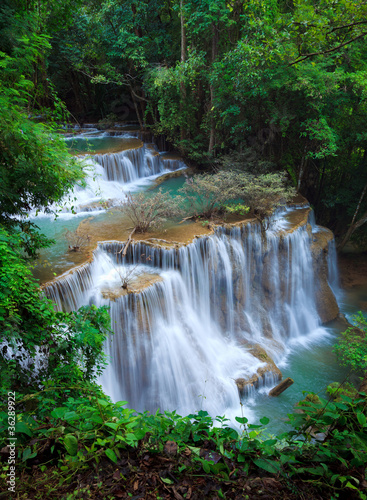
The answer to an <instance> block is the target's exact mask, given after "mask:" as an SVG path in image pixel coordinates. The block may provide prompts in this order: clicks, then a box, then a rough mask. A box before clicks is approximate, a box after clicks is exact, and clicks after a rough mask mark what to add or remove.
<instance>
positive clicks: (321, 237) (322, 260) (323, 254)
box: [311, 228, 339, 323]
mask: <svg viewBox="0 0 367 500" xmlns="http://www.w3.org/2000/svg"><path fill="white" fill-rule="evenodd" d="M312 237H313V241H312V246H311V251H312V256H313V259H312V263H313V268H314V273H315V276H316V277H317V280H316V283H315V294H316V306H317V312H318V314H319V316H320V319H321V321H322V323H328V322H329V321H332V320H333V319H335V318H337V317H338V315H339V307H338V304H337V302H336V299H335V295H334V294H333V292H332V291H331V288H330V286H329V283H328V263H327V257H328V249H329V243H330V242H331V241H332V239H333V233H332V232H331V231H329V230H328V229H326V228H322V230H320V231H319V232H318V233H313V235H312Z"/></svg>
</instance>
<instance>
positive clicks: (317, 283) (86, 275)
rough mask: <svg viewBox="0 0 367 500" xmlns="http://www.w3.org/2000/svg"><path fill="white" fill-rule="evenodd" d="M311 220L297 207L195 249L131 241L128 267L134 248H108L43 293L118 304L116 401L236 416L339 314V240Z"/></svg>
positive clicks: (112, 386)
mask: <svg viewBox="0 0 367 500" xmlns="http://www.w3.org/2000/svg"><path fill="white" fill-rule="evenodd" d="M310 213H311V212H310V209H308V208H304V207H302V208H298V209H297V208H294V209H292V210H290V209H289V210H288V211H285V212H284V213H282V214H280V215H277V216H276V219H277V220H276V221H275V222H274V223H273V224H272V225H271V227H270V229H268V230H267V231H262V228H261V226H260V224H259V223H258V222H257V221H248V222H246V223H243V224H242V225H238V226H224V227H217V228H216V229H215V230H214V232H213V234H212V235H210V236H202V237H197V238H195V239H194V241H193V242H192V243H190V244H187V245H182V244H174V243H167V242H163V241H161V240H159V241H158V240H147V241H141V242H133V243H132V244H131V245H130V246H129V248H128V250H127V254H126V256H125V257H124V258H122V257H121V255H122V249H123V247H124V243H121V242H114V241H112V242H103V243H100V244H99V246H98V248H97V249H96V250H95V252H94V258H93V260H92V261H91V262H90V263H87V264H84V265H83V266H81V267H79V268H77V269H75V270H74V271H72V272H70V273H68V274H65V275H63V276H62V277H60V278H58V279H57V280H55V281H54V282H52V283H50V284H48V285H47V286H46V287H45V293H46V295H47V296H48V297H49V298H51V299H52V300H53V301H54V302H55V304H56V307H57V308H59V309H65V310H73V309H76V308H78V307H80V306H82V305H87V304H96V305H97V306H99V305H109V307H110V314H111V324H112V328H113V330H114V332H115V334H114V335H113V336H111V338H110V340H109V341H108V343H107V345H106V353H107V354H108V355H109V358H110V363H109V366H108V367H107V369H106V370H105V372H104V374H103V377H102V379H101V382H102V385H103V387H104V389H105V391H106V392H107V394H109V395H110V396H111V397H112V399H113V400H114V401H117V400H127V401H129V404H130V406H131V407H132V408H134V409H136V410H138V411H143V410H150V411H155V410H157V409H158V408H159V409H160V410H161V411H163V410H173V409H175V410H177V412H178V413H179V414H181V415H186V414H189V413H190V412H193V411H196V410H199V409H200V408H203V409H205V410H206V411H208V412H209V413H210V414H211V415H213V416H215V415H223V414H226V416H228V417H229V418H231V416H234V415H238V412H239V396H240V397H242V396H251V394H252V393H253V391H254V390H256V389H262V390H269V389H270V388H271V387H273V386H274V385H275V384H276V383H277V382H278V380H279V378H280V377H281V373H280V371H279V369H278V368H277V365H278V364H281V363H282V362H283V361H284V360H285V359H286V356H287V354H288V353H289V352H290V350H291V349H292V346H293V345H296V344H301V345H305V344H307V343H308V342H311V341H312V339H314V338H318V337H320V336H322V335H323V334H325V329H324V328H323V327H322V323H324V322H327V321H330V320H332V319H334V318H335V317H336V316H337V314H338V306H337V303H336V300H335V297H334V294H333V292H332V290H331V288H330V286H329V282H328V279H329V280H330V279H332V280H333V281H334V282H333V283H331V285H332V286H333V289H335V287H336V286H337V285H336V284H335V279H336V278H335V252H334V247H333V235H332V233H331V232H330V231H328V230H326V229H324V228H320V227H318V226H316V225H315V224H314V223H313V221H312V217H310ZM329 249H330V252H329ZM123 284H124V286H122V285H123ZM249 412H250V414H251V411H250V410H249V409H248V411H247V415H248V414H249Z"/></svg>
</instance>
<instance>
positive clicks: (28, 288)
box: [0, 0, 367, 499]
mask: <svg viewBox="0 0 367 500" xmlns="http://www.w3.org/2000/svg"><path fill="white" fill-rule="evenodd" d="M366 19H367V4H366V2H365V1H364V0H355V1H352V0H332V1H330V0H247V1H241V0H230V1H222V0H200V1H199V0H139V1H136V0H65V1H63V2H60V1H57V0H3V1H2V2H1V5H0V118H1V119H0V206H1V211H0V283H1V285H0V331H1V338H0V349H1V352H0V370H1V388H0V403H1V408H0V456H1V457H0V458H1V470H0V485H1V486H0V488H1V491H0V498H8V497H9V491H8V484H7V480H8V470H9V465H8V458H9V450H8V449H7V446H6V445H7V441H6V439H7V434H6V432H7V429H8V420H7V419H8V414H7V408H6V405H7V401H8V393H9V391H11V392H13V391H14V392H16V393H17V401H16V412H17V420H16V425H15V427H16V432H17V436H18V442H17V467H18V469H17V470H18V472H17V473H18V483H17V488H18V489H17V495H18V496H17V498H22V499H28V498H67V499H69V498H70V499H72V498H111V499H112V498H129V497H130V498H131V497H134V498H152V499H153V498H177V499H180V498H246V496H247V497H248V498H261V495H265V496H266V495H268V496H269V495H270V496H271V498H282V499H284V498H299V495H300V494H301V495H303V497H306V496H307V497H312V498H345V497H346V496H347V497H348V498H353V496H354V497H355V498H361V499H365V498H366V493H365V490H366V477H365V473H366V453H367V441H366V428H367V422H366V395H365V393H358V392H357V393H356V394H354V395H353V396H350V395H345V394H342V395H340V394H339V393H338V398H336V399H334V400H333V401H326V400H321V399H319V398H317V397H309V398H308V399H307V398H306V400H305V401H304V402H303V403H302V409H303V412H302V413H294V414H291V415H290V417H289V418H290V424H291V425H290V430H289V431H288V432H285V433H283V434H282V435H281V436H277V437H274V436H271V435H270V436H269V434H268V433H267V431H266V429H265V426H266V425H267V423H268V418H266V417H264V418H263V419H261V421H260V423H259V424H256V425H255V424H248V422H247V420H246V418H245V417H244V416H242V417H238V418H237V421H238V423H239V424H240V425H241V426H242V428H241V432H239V431H235V430H233V429H231V428H230V427H228V426H227V425H226V419H225V417H224V416H218V417H217V423H218V424H219V425H218V426H217V427H213V426H212V423H213V421H212V419H211V417H209V416H208V415H207V414H206V413H205V412H203V411H199V412H198V413H197V414H195V415H190V416H187V417H180V416H178V415H176V414H175V412H172V413H166V414H160V413H157V414H156V415H149V414H147V413H145V414H136V413H135V412H134V411H133V410H128V409H126V408H124V406H125V405H126V402H119V403H116V404H112V403H111V401H110V400H109V399H108V398H107V397H106V396H105V395H104V394H103V393H102V391H101V388H100V387H99V386H98V385H97V384H96V375H97V374H98V373H99V372H100V370H102V369H103V365H104V363H105V359H104V355H103V351H102V346H103V342H104V340H105V338H106V335H107V334H108V332H109V324H110V322H109V318H108V312H107V311H106V310H105V309H96V308H93V307H91V308H85V309H82V310H79V311H78V312H75V313H56V312H55V311H54V309H53V307H52V304H51V303H50V302H49V301H47V300H46V299H45V298H43V297H42V294H41V292H40V289H39V286H38V284H37V283H35V281H34V280H33V278H32V275H31V272H30V271H29V268H28V265H27V260H29V259H32V258H33V257H34V255H35V254H36V253H37V251H38V250H39V248H41V247H43V246H45V245H48V244H51V242H50V241H48V240H47V239H46V238H45V237H44V236H42V235H40V234H39V232H38V231H37V227H36V226H35V225H34V224H33V223H31V222H29V221H28V220H27V218H25V216H26V214H27V213H28V212H29V211H30V210H32V209H34V210H38V209H47V207H49V205H50V203H52V202H57V201H59V200H60V199H61V198H62V197H63V196H64V195H65V194H66V193H67V192H68V190H69V188H70V187H71V186H73V185H74V184H75V183H82V182H83V172H82V168H81V166H80V164H79V163H77V162H75V161H74V160H73V159H72V157H70V156H69V154H68V153H67V150H66V147H65V145H64V143H63V141H61V140H60V139H59V138H58V136H57V134H56V131H57V130H58V128H59V127H60V125H61V124H64V123H66V122H72V123H74V122H75V121H76V122H78V123H80V124H83V123H84V122H87V121H97V120H101V126H103V125H104V124H105V125H106V124H107V125H108V124H109V123H111V122H112V123H113V122H114V121H115V120H116V121H136V122H137V123H139V126H140V127H141V128H142V129H149V130H151V131H153V133H154V134H155V135H157V136H159V135H163V136H165V137H166V139H167V140H168V141H169V142H170V143H171V144H172V147H174V148H176V149H178V150H179V151H180V152H181V154H182V155H183V156H184V157H185V158H187V159H188V160H189V161H191V162H193V163H195V164H196V166H197V167H198V168H199V169H202V170H203V171H204V170H205V171H210V170H214V171H215V172H225V171H226V170H228V165H231V166H232V167H233V168H235V169H236V171H239V172H243V173H244V174H245V175H251V176H254V177H251V179H253V181H254V182H258V181H256V175H258V174H261V175H264V176H266V175H268V176H269V175H270V176H275V177H274V178H278V179H279V178H283V177H284V175H287V176H288V179H289V182H290V183H292V184H293V187H294V189H296V190H297V191H298V192H299V193H301V194H302V195H304V196H306V197H307V198H308V199H309V201H310V202H311V204H312V206H313V207H314V208H315V211H316V215H317V218H318V221H319V222H322V223H324V224H326V225H328V226H329V227H331V228H332V229H333V230H335V232H336V234H337V235H338V236H339V240H340V245H341V246H343V245H345V244H346V243H347V241H348V239H349V238H351V237H355V238H356V237H358V238H359V239H360V240H362V239H363V237H364V234H363V229H364V224H365V222H366V221H367V196H366V192H367V168H366V161H367V153H366V141H367V135H366V134H367V132H366V131H367V109H366V99H367V43H366V35H367V21H366ZM205 175H207V174H204V176H205ZM219 175H223V174H219ZM204 179H205V177H204ZM260 184H261V183H260ZM260 187H261V186H260ZM244 208H246V207H244ZM264 210H267V208H266V207H265V208H264ZM358 321H359V324H358V326H359V327H360V328H361V329H360V330H355V332H357V334H356V335H355V336H354V337H353V338H352V337H351V336H352V335H353V331H348V332H347V334H346V336H345V337H344V340H343V341H342V343H341V345H340V348H339V352H340V353H341V356H342V359H343V361H344V362H345V361H346V362H348V361H349V362H351V364H352V366H353V367H354V368H357V369H358V370H361V369H362V370H366V360H365V358H366V356H365V347H364V336H363V333H360V332H361V331H362V332H363V331H366V325H365V322H363V321H362V320H361V319H359V320H358ZM358 332H359V333H358ZM4 340H6V345H5V343H4ZM14 353H16V355H13V354H14ZM27 360H28V361H27ZM32 373H33V374H35V376H34V377H32V376H30V374H32ZM317 435H319V438H320V439H317ZM320 435H322V436H321V437H320ZM34 478H35V479H34ZM121 485H123V486H121Z"/></svg>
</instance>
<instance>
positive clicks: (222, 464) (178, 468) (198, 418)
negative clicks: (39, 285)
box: [0, 388, 367, 500]
mask: <svg viewBox="0 0 367 500" xmlns="http://www.w3.org/2000/svg"><path fill="white" fill-rule="evenodd" d="M307 399H308V402H307V404H303V405H302V407H301V409H302V410H303V412H302V413H299V412H297V413H293V414H290V415H289V419H290V421H289V423H290V425H291V427H292V429H291V430H290V431H288V432H284V433H283V434H281V435H279V436H276V437H274V436H269V435H268V434H267V429H266V426H267V425H268V423H269V419H268V418H266V417H263V418H262V419H261V420H260V423H259V424H250V423H248V420H247V418H246V417H237V418H236V421H237V422H238V423H239V424H241V426H242V427H243V430H242V431H241V432H240V431H239V430H235V429H233V428H231V427H229V426H228V420H227V419H226V418H225V417H217V418H216V425H215V426H214V425H213V424H214V420H213V419H212V418H211V417H210V416H209V415H208V413H207V412H205V411H199V412H198V413H197V414H191V415H188V416H187V417H181V416H180V415H177V414H176V413H175V412H165V413H164V414H161V413H159V412H157V413H156V414H154V415H151V414H149V413H147V412H146V413H142V414H136V413H135V412H134V411H133V410H130V409H128V408H124V406H125V405H126V404H127V403H126V401H120V402H118V403H116V404H112V403H111V402H110V401H109V400H108V399H107V398H106V397H104V396H101V395H100V394H98V392H96V389H95V388H91V389H90V391H89V398H87V397H85V398H83V397H78V398H76V399H75V398H73V397H68V398H66V399H65V401H64V403H63V405H62V406H56V407H54V408H52V409H51V411H50V415H49V418H48V419H47V421H46V423H45V424H43V425H40V423H41V422H42V420H40V419H39V420H38V421H37V422H35V421H34V419H32V418H29V416H28V415H27V414H24V413H20V414H18V416H17V419H18V420H17V422H18V423H17V425H18V436H19V437H18V440H19V441H18V447H19V449H20V452H21V454H22V458H23V461H22V464H18V466H19V467H22V468H23V467H30V466H32V464H34V460H37V462H36V463H37V464H38V467H40V468H41V470H43V472H44V474H45V476H46V477H47V476H48V475H49V474H52V470H53V469H54V467H55V466H56V467H57V476H58V488H62V489H63V488H70V484H76V481H77V477H78V475H79V474H80V473H82V471H83V473H86V472H87V471H88V470H90V471H91V473H92V474H95V472H93V471H94V467H98V468H99V469H100V470H102V469H104V470H107V469H108V467H109V463H110V464H111V463H112V464H114V468H113V469H112V472H113V471H115V470H116V466H117V467H118V468H119V469H120V470H122V469H121V466H122V465H123V464H125V463H126V460H127V459H128V458H127V457H129V456H135V457H136V458H135V459H134V460H135V461H134V463H136V460H137V459H138V457H141V460H145V461H147V460H150V457H154V456H156V455H161V454H162V453H165V450H166V446H168V445H169V444H172V443H173V444H174V446H175V454H176V455H175V458H173V457H171V458H170V464H171V465H170V469H169V470H170V476H169V477H167V476H166V477H165V476H162V477H163V478H165V479H167V480H166V481H163V483H164V484H165V485H166V486H168V487H170V486H171V485H173V484H177V483H180V481H181V479H183V480H186V481H187V479H188V478H194V477H196V475H197V474H199V475H201V476H203V477H204V478H206V479H207V480H211V481H216V482H218V483H219V484H220V485H221V487H222V488H224V489H226V488H227V487H228V485H230V484H231V481H230V479H231V480H234V481H236V485H237V487H239V485H242V479H243V478H244V477H245V480H246V481H248V480H249V478H251V477H257V476H258V475H259V474H260V475H261V474H262V473H266V474H267V476H266V477H269V475H270V477H274V479H276V481H277V482H278V483H281V484H282V487H283V488H285V490H284V491H287V490H289V491H292V487H291V484H295V485H296V484H300V483H302V482H307V484H308V488H311V491H312V488H317V490H318V492H319V494H322V495H323V496H324V497H325V498H329V497H333V496H335V497H337V494H338V491H340V489H341V488H344V489H346V491H348V492H349V491H355V492H356V494H357V496H356V498H361V499H362V500H363V499H365V495H364V494H363V493H362V491H361V488H360V486H361V484H362V482H363V480H364V474H363V469H364V467H365V464H366V462H367V441H366V436H365V431H366V430H367V421H366V417H365V408H366V399H365V397H364V396H363V395H357V396H356V398H354V399H351V398H350V397H348V396H345V395H342V396H341V401H340V402H330V401H329V402H328V401H326V400H322V399H315V398H313V397H312V395H311V397H309V398H307ZM19 404H20V403H18V405H19ZM299 408H300V407H298V409H299ZM6 419H7V416H6V414H5V413H0V430H4V428H5V427H6V425H7V422H6ZM320 433H321V434H320ZM0 435H3V434H2V433H1V434H0ZM315 436H316V437H318V439H316V440H315V439H314V437H315ZM30 441H31V442H32V443H33V445H31V444H30ZM4 443H5V441H4ZM2 444H3V443H2V442H1V441H0V445H1V446H2ZM167 449H169V448H167ZM43 464H45V465H43ZM162 467H163V465H162V464H161V465H160V468H161V469H162ZM134 470H136V469H134ZM136 471H137V470H136ZM130 473H131V472H128V469H126V472H124V474H130ZM4 477H6V476H0V480H4V479H2V478H4ZM170 478H172V479H170ZM173 479H174V480H173ZM46 483H47V481H45V482H44V484H46ZM126 484H127V483H126ZM50 487H51V486H50ZM147 487H148V485H147ZM19 488H22V486H21V485H19ZM358 492H359V493H358Z"/></svg>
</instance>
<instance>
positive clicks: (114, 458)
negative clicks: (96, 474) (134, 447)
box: [105, 448, 117, 463]
mask: <svg viewBox="0 0 367 500" xmlns="http://www.w3.org/2000/svg"><path fill="white" fill-rule="evenodd" d="M105 453H106V455H107V456H108V458H109V459H110V460H112V462H114V463H117V456H116V453H115V452H114V451H113V450H111V448H108V449H107V450H106V451H105Z"/></svg>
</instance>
